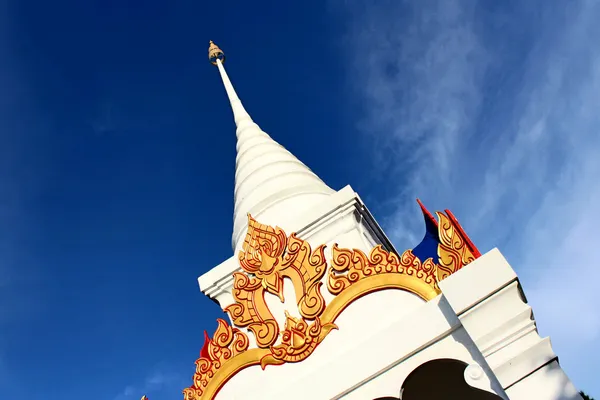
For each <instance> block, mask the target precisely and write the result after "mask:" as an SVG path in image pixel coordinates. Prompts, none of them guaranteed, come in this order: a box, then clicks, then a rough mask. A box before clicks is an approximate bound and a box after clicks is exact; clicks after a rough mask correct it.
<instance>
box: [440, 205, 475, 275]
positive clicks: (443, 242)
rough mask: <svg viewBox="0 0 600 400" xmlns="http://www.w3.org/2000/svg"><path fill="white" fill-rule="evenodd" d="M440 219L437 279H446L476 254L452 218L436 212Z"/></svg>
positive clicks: (469, 261)
mask: <svg viewBox="0 0 600 400" xmlns="http://www.w3.org/2000/svg"><path fill="white" fill-rule="evenodd" d="M436 215H437V216H438V219H439V224H438V234H439V238H440V243H439V245H438V256H439V265H438V267H437V280H438V282H439V281H441V280H442V279H446V278H447V277H448V276H450V275H452V274H453V273H455V272H456V271H458V270H459V269H461V268H462V267H464V266H465V265H467V264H469V263H471V262H473V261H474V260H475V258H476V257H475V255H474V254H473V252H472V251H471V249H469V246H467V243H466V239H465V238H464V237H463V236H462V235H461V233H460V231H459V230H458V229H457V227H456V226H455V225H454V224H453V223H452V221H451V220H450V218H448V216H446V215H445V214H443V213H441V212H436Z"/></svg>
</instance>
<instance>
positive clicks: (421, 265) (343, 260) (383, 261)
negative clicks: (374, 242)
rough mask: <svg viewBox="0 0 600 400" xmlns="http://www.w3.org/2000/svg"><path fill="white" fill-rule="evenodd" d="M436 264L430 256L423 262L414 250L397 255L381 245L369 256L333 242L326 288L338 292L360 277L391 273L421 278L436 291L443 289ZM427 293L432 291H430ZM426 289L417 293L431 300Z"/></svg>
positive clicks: (360, 278)
mask: <svg viewBox="0 0 600 400" xmlns="http://www.w3.org/2000/svg"><path fill="white" fill-rule="evenodd" d="M436 267H437V265H436V264H435V263H434V262H433V260H432V259H431V258H429V259H427V260H425V262H421V260H419V258H417V257H416V256H415V255H414V254H413V253H412V251H411V250H406V251H405V252H404V253H402V255H401V256H400V257H398V256H397V255H396V254H394V253H389V252H387V251H385V250H384V249H383V248H382V247H381V245H378V246H376V247H375V248H373V250H371V252H370V254H369V256H368V257H367V255H365V253H363V252H362V251H360V250H349V249H340V248H338V247H337V245H334V246H333V259H332V263H331V269H330V271H329V276H328V280H327V288H328V289H329V291H330V292H331V293H332V294H334V295H338V294H340V293H341V292H342V291H344V290H346V289H348V288H349V287H350V286H352V285H354V284H355V283H357V282H359V281H361V280H364V279H367V278H369V277H375V276H382V275H384V274H390V275H403V276H406V277H410V278H415V279H418V280H419V281H420V283H421V285H422V284H425V285H426V286H428V287H429V288H430V289H431V290H432V291H433V292H435V293H436V294H437V293H439V292H440V289H439V288H438V286H437V281H436ZM412 291H415V290H412ZM425 292H427V293H430V292H429V291H427V290H426V291H425ZM425 292H423V293H422V294H419V293H415V294H417V295H419V296H420V297H423V298H424V299H425V300H429V294H427V295H425Z"/></svg>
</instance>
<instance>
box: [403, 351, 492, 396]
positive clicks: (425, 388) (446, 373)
mask: <svg viewBox="0 0 600 400" xmlns="http://www.w3.org/2000/svg"><path fill="white" fill-rule="evenodd" d="M466 368H467V364H466V363H464V362H462V361H458V360H451V359H440V360H432V361H428V362H426V363H425V364H422V365H420V366H418V367H417V368H416V369H415V370H414V371H413V372H411V373H410V375H408V377H406V379H405V380H404V383H403V384H402V391H401V393H402V396H401V398H402V400H425V399H427V400H456V399H461V400H501V397H499V396H498V395H496V394H494V393H490V392H486V391H484V390H481V389H477V388H474V387H472V386H469V384H467V382H466V381H465V376H464V373H465V369H466Z"/></svg>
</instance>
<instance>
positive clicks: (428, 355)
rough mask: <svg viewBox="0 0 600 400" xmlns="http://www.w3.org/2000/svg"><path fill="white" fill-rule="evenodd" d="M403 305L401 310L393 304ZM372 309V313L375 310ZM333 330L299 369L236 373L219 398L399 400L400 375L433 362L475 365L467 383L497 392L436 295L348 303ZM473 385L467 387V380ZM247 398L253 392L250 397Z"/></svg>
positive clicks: (389, 293)
mask: <svg viewBox="0 0 600 400" xmlns="http://www.w3.org/2000/svg"><path fill="white" fill-rule="evenodd" d="M398 300H399V301H400V304H405V305H406V306H407V307H402V306H400V305H399V306H397V307H396V306H395V305H396V304H398V302H397V301H398ZM386 301H387V305H386V306H385V307H384V308H383V309H382V308H379V304H383V303H385V302H386ZM374 307H377V308H374ZM336 323H337V324H338V325H339V328H340V329H339V330H337V331H332V332H331V333H330V334H329V335H328V337H327V338H326V339H325V340H324V341H323V343H321V345H319V347H318V348H317V349H316V350H315V352H314V353H313V354H312V355H311V356H310V357H309V358H308V359H306V360H304V361H302V362H301V363H297V364H285V365H282V366H268V367H267V369H266V370H265V371H262V370H261V369H260V367H251V368H248V369H246V370H243V371H241V372H240V373H238V374H237V375H236V376H234V377H233V378H232V380H231V381H229V383H228V384H227V385H226V386H225V387H224V388H223V389H222V391H221V392H220V393H219V394H218V396H217V400H226V399H235V398H242V396H243V398H245V399H248V398H255V399H256V400H258V399H282V398H285V399H290V400H294V399H298V400H301V399H302V400H304V399H315V400H317V399H324V400H325V399H334V398H335V399H357V400H370V399H374V398H377V397H382V396H396V397H397V396H398V395H399V392H400V388H401V386H402V383H403V381H404V379H405V378H406V376H408V374H410V373H411V372H412V371H413V370H414V369H415V368H417V367H418V366H419V365H421V364H423V363H425V362H427V361H429V360H433V359H439V358H452V359H456V360H460V361H463V362H465V363H467V364H470V365H480V366H481V370H482V371H483V373H482V374H481V376H480V377H479V378H478V379H477V380H476V382H474V384H473V386H475V387H478V388H480V389H483V390H488V391H494V392H495V393H497V394H500V395H502V390H501V389H500V388H499V385H498V384H497V382H495V381H494V378H493V375H492V373H491V371H490V369H489V368H488V367H487V365H486V363H485V360H484V359H483V357H482V355H481V354H480V353H479V352H478V350H477V349H476V347H475V346H474V344H473V342H472V341H471V340H470V338H469V336H468V334H467V333H466V332H465V331H464V330H463V329H462V328H460V327H459V326H458V325H459V322H458V319H457V318H456V317H454V318H453V317H452V314H451V309H450V307H449V305H448V304H447V302H446V301H445V299H444V298H443V297H442V296H439V297H438V298H436V299H434V300H432V301H430V302H427V303H425V302H423V301H422V300H421V299H419V298H417V297H416V296H414V295H412V294H410V293H407V292H403V291H400V290H393V289H391V290H386V291H382V292H376V293H372V294H370V295H367V296H365V297H363V298H361V299H359V300H357V301H356V302H354V303H353V304H352V305H350V306H349V307H348V308H347V309H346V310H345V311H344V312H343V313H342V314H341V315H340V317H339V318H338V321H336ZM470 383H471V382H470ZM248 393H256V396H255V397H248V395H247V394H248Z"/></svg>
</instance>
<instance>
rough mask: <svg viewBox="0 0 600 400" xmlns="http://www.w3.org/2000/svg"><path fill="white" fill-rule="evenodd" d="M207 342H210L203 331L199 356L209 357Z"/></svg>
mask: <svg viewBox="0 0 600 400" xmlns="http://www.w3.org/2000/svg"><path fill="white" fill-rule="evenodd" d="M209 343H210V337H209V336H208V333H206V331H204V344H203V345H202V349H201V350H200V357H201V358H206V359H207V360H208V359H209V358H210V356H209V354H208V344H209Z"/></svg>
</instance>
